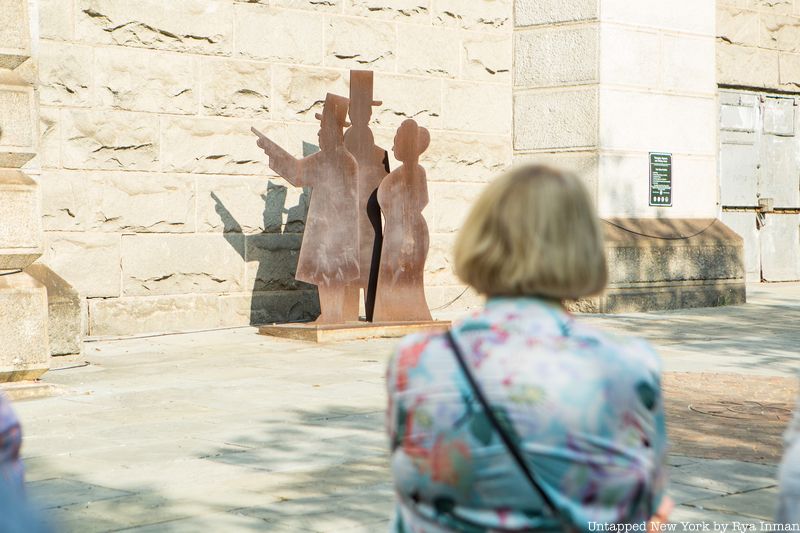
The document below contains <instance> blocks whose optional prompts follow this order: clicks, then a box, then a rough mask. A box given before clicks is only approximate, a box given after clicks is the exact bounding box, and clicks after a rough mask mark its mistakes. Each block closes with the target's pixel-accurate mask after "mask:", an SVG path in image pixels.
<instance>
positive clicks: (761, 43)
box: [717, 0, 800, 92]
mask: <svg viewBox="0 0 800 533" xmlns="http://www.w3.org/2000/svg"><path fill="white" fill-rule="evenodd" d="M717 36H718V38H717V69H718V77H719V83H720V84H721V85H727V86H735V87H757V88H762V89H777V90H784V91H791V92H797V91H800V1H798V0H747V1H743V0H719V1H718V4H717Z"/></svg>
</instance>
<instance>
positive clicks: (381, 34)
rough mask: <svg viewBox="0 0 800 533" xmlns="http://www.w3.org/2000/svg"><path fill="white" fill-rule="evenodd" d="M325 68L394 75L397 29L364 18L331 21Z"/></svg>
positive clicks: (333, 19)
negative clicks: (367, 70) (382, 71)
mask: <svg viewBox="0 0 800 533" xmlns="http://www.w3.org/2000/svg"><path fill="white" fill-rule="evenodd" d="M325 51H326V55H325V65H326V66H331V67H340V68H356V69H370V70H384V71H389V72H394V70H395V58H396V56H397V50H396V38H395V28H394V25H393V24H390V23H388V22H380V21H375V20H370V19H365V18H344V17H330V18H329V19H328V21H327V25H326V27H325Z"/></svg>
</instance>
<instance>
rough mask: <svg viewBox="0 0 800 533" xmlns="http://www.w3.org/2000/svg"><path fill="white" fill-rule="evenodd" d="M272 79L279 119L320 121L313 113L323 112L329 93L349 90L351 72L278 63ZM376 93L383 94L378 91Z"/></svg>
mask: <svg viewBox="0 0 800 533" xmlns="http://www.w3.org/2000/svg"><path fill="white" fill-rule="evenodd" d="M378 78H379V79H380V76H379V77H378ZM272 80H273V87H274V92H275V106H274V109H273V116H274V118H275V119H276V120H305V121H313V122H318V121H317V119H315V118H314V115H315V114H316V113H321V112H322V105H323V104H324V103H325V94H326V93H329V92H330V93H334V94H341V95H349V94H350V79H349V76H347V73H346V72H345V71H341V70H334V69H321V68H303V67H287V66H282V65H275V66H274V67H273V78H272ZM375 97H376V98H378V99H382V98H383V96H381V95H379V94H378V93H375Z"/></svg>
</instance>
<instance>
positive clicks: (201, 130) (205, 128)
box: [161, 117, 286, 175]
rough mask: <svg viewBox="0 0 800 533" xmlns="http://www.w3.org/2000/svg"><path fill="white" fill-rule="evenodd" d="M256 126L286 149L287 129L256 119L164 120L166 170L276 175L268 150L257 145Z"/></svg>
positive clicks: (163, 144)
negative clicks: (254, 133)
mask: <svg viewBox="0 0 800 533" xmlns="http://www.w3.org/2000/svg"><path fill="white" fill-rule="evenodd" d="M252 126H257V127H258V129H259V130H261V131H262V132H264V134H265V135H269V136H270V138H272V139H273V140H274V141H275V142H277V143H278V144H280V145H281V146H286V142H285V139H286V132H285V129H286V128H285V126H280V127H276V128H274V129H273V128H272V127H270V125H269V124H267V125H265V124H264V123H262V122H254V121H253V120H233V119H217V118H181V117H164V118H162V136H163V137H162V146H163V147H164V148H163V150H162V154H161V157H162V159H163V169H164V170H165V171H167V172H191V173H197V174H251V175H263V174H272V172H271V171H269V169H268V168H267V164H266V163H267V160H266V156H265V155H264V151H263V150H261V149H260V148H259V147H258V146H256V142H255V136H254V135H253V133H252V132H251V131H250V128H251V127H252Z"/></svg>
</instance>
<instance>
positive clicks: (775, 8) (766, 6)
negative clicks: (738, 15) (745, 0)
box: [750, 0, 798, 15]
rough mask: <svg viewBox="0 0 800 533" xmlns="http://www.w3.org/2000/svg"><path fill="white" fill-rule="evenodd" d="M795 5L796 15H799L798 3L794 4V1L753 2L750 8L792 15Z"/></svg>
mask: <svg viewBox="0 0 800 533" xmlns="http://www.w3.org/2000/svg"><path fill="white" fill-rule="evenodd" d="M793 3H794V6H795V9H794V13H795V14H797V12H798V10H797V2H793V0H751V1H750V7H751V8H755V9H757V10H760V11H769V12H771V13H778V14H785V15H788V14H790V13H792V4H793Z"/></svg>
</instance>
